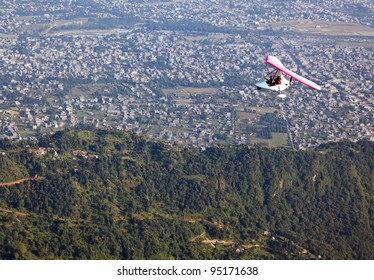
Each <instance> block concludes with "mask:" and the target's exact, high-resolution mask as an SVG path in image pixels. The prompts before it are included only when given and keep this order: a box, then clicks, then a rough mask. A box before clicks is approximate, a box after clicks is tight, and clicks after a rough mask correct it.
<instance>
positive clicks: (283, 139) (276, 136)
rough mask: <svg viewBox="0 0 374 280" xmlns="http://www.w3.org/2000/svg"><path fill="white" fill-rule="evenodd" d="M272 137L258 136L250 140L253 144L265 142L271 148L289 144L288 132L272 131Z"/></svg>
mask: <svg viewBox="0 0 374 280" xmlns="http://www.w3.org/2000/svg"><path fill="white" fill-rule="evenodd" d="M271 135H272V137H273V138H272V139H263V138H257V137H251V139H250V142H251V144H260V143H264V144H266V145H267V146H268V147H269V148H274V147H279V146H287V145H288V134H287V133H276V132H273V133H271Z"/></svg>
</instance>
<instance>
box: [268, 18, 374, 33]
mask: <svg viewBox="0 0 374 280" xmlns="http://www.w3.org/2000/svg"><path fill="white" fill-rule="evenodd" d="M271 26H272V28H273V30H274V31H279V30H287V31H293V32H299V33H307V34H324V35H357V36H374V28H372V27H370V26H366V25H362V24H358V23H346V22H327V21H285V22H275V23H272V24H271Z"/></svg>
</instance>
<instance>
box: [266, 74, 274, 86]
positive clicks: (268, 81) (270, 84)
mask: <svg viewBox="0 0 374 280" xmlns="http://www.w3.org/2000/svg"><path fill="white" fill-rule="evenodd" d="M266 83H267V84H268V85H269V86H272V85H273V84H274V80H273V76H270V77H269V79H268V80H267V81H266Z"/></svg>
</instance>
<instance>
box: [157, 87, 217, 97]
mask: <svg viewBox="0 0 374 280" xmlns="http://www.w3.org/2000/svg"><path fill="white" fill-rule="evenodd" d="M162 92H163V93H164V94H165V95H170V94H173V93H174V94H175V95H177V96H179V97H186V96H189V95H194V94H202V95H211V94H217V93H218V92H219V89H218V88H193V87H176V88H164V89H162Z"/></svg>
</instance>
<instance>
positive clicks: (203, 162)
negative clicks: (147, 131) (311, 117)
mask: <svg viewBox="0 0 374 280" xmlns="http://www.w3.org/2000/svg"><path fill="white" fill-rule="evenodd" d="M373 158H374V143H373V142H369V141H361V142H357V143H349V142H342V143H331V144H326V145H324V146H321V147H320V148H318V149H316V150H313V151H294V150H291V149H286V148H279V149H268V148H262V147H247V146H236V147H215V148H207V149H206V150H204V151H202V150H201V149H184V148H180V147H175V146H170V145H167V144H163V143H155V142H151V141H149V140H147V139H145V138H141V137H138V136H136V135H133V134H129V133H125V132H118V131H73V130H72V131H63V132H57V133H56V134H54V135H51V136H44V137H43V138H41V139H39V142H38V144H35V143H31V142H12V141H9V140H2V141H0V226H1V230H0V258H2V259H314V258H322V259H373V258H374V234H373V233H374V231H373V230H374V219H373V217H374V215H373V213H374V203H373V202H374V201H373V200H374V168H373V165H374V161H373Z"/></svg>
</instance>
